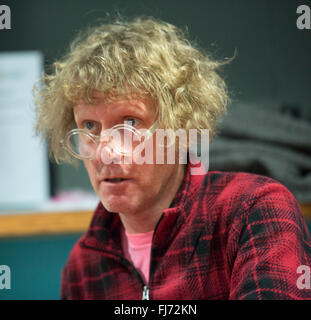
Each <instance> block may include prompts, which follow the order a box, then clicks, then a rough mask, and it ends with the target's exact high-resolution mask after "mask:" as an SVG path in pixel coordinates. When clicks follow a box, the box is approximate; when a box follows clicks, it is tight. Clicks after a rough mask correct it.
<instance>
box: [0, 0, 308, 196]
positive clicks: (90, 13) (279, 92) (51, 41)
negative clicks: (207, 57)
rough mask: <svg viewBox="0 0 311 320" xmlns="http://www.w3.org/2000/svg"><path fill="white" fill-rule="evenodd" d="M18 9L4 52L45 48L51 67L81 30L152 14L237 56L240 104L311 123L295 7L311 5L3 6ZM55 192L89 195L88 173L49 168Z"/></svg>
mask: <svg viewBox="0 0 311 320" xmlns="http://www.w3.org/2000/svg"><path fill="white" fill-rule="evenodd" d="M3 4H7V5H9V6H10V8H11V11H12V29H11V30H5V31H0V51H8V50H40V51H42V52H43V53H44V55H45V62H46V65H49V64H50V63H51V62H52V61H53V60H54V59H56V58H57V57H58V56H60V55H61V54H62V53H63V52H64V50H65V49H66V48H67V45H68V43H69V42H70V40H71V39H72V38H73V36H74V35H75V34H76V32H77V31H78V30H79V29H80V28H81V27H85V26H86V25H88V24H89V23H96V22H99V21H100V20H101V19H102V18H103V17H105V16H106V13H107V12H110V13H112V14H113V13H114V12H116V11H118V12H120V13H121V14H123V15H125V16H135V15H141V14H144V15H153V16H156V17H158V18H161V19H163V20H166V21H168V22H170V23H173V24H176V25H178V26H180V27H186V26H188V28H189V33H190V36H191V38H192V39H195V40H196V41H197V42H198V43H199V44H200V46H201V47H203V48H206V49H208V50H211V51H213V52H214V53H216V54H217V56H218V57H220V58H225V57H230V56H232V55H233V53H234V50H235V49H237V51H238V56H237V58H236V59H235V61H234V62H232V63H231V65H230V66H228V67H227V68H226V70H225V77H226V79H227V82H228V85H229V88H230V90H231V92H232V97H233V99H234V100H235V101H239V100H247V101H257V102H258V101H261V100H272V101H274V103H273V104H272V105H273V106H274V107H275V108H279V107H280V106H281V105H282V104H295V105H299V106H300V107H301V110H302V111H301V112H302V115H303V117H305V118H308V119H311V103H310V96H311V93H310V81H309V79H310V75H311V59H310V58H309V55H310V52H311V31H310V30H303V31H301V30H298V29H297V28H296V20H297V14H296V8H297V6H298V5H300V4H308V5H309V6H311V1H310V0H305V1H295V0H248V1H247V0H235V1H232V0H217V1H216V0H215V1H211V0H210V1H207V0H205V1H197V0H193V1H183V0H170V1H140V0H132V1H111V0H110V1H108V0H88V1H83V0H74V1H73V0H70V1H69V0H67V1H60V0H54V1H47V0H44V1H42V0H41V1H39V0H27V1H16V0H15V1H9V0H7V1H4V2H3ZM51 169H52V181H53V190H54V192H56V191H59V190H63V189H69V188H72V187H81V188H84V189H90V188H91V187H90V184H89V182H88V179H87V175H86V173H85V170H84V169H83V168H82V166H81V167H80V169H78V170H76V169H74V168H71V167H69V166H67V165H66V166H56V165H55V164H52V165H51Z"/></svg>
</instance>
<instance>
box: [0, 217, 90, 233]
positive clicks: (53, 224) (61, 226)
mask: <svg viewBox="0 0 311 320" xmlns="http://www.w3.org/2000/svg"><path fill="white" fill-rule="evenodd" d="M92 215H93V211H65V212H42V213H40V212H38V213H29V214H28V213H20V214H10V215H0V238H8V237H20V236H38V235H52V234H68V233H83V232H85V231H86V230H87V228H88V226H89V224H90V221H91V218H92Z"/></svg>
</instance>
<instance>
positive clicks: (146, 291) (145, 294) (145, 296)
mask: <svg viewBox="0 0 311 320" xmlns="http://www.w3.org/2000/svg"><path fill="white" fill-rule="evenodd" d="M141 300H149V288H148V287H147V286H144V288H143V296H142V298H141Z"/></svg>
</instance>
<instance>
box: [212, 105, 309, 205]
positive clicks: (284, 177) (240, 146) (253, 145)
mask: <svg viewBox="0 0 311 320" xmlns="http://www.w3.org/2000/svg"><path fill="white" fill-rule="evenodd" d="M229 110H230V111H229V113H228V115H227V116H226V117H224V119H223V121H222V123H221V125H220V134H219V135H218V136H217V137H216V138H215V139H214V141H213V142H212V144H211V145H210V150H209V151H210V152H209V170H225V171H244V172H252V173H257V174H262V175H266V176H269V177H271V178H274V179H276V180H278V181H279V182H281V183H282V184H283V185H285V186H286V187H287V188H288V189H289V190H290V191H291V192H292V193H293V194H294V195H295V197H296V199H297V200H298V201H300V202H311V122H309V121H307V120H303V119H300V118H298V117H294V116H292V115H290V114H288V113H284V112H281V108H279V109H278V108H275V107H269V105H267V104H265V105H264V104H263V105H260V104H257V105H254V104H248V103H239V104H235V105H232V107H231V108H230V109H229Z"/></svg>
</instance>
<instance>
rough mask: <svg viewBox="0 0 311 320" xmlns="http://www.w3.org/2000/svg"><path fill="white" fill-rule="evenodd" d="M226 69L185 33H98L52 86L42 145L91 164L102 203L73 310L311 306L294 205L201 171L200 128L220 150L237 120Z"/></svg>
mask: <svg viewBox="0 0 311 320" xmlns="http://www.w3.org/2000/svg"><path fill="white" fill-rule="evenodd" d="M222 64H223V63H221V62H219V61H216V60H214V59H212V58H211V57H209V56H208V55H206V54H204V53H202V52H201V51H200V50H198V49H197V48H196V47H195V45H193V44H191V43H190V42H189V40H187V39H186V38H185V36H184V34H183V33H182V32H181V31H180V30H179V29H178V28H176V27H174V26H172V25H170V24H168V23H164V22H161V21H157V20H155V19H151V18H148V19H134V20H133V21H129V22H127V21H116V22H114V23H112V24H106V25H101V26H99V27H97V28H93V29H91V30H90V31H89V32H88V33H87V34H86V35H85V36H82V37H80V38H78V39H77V40H76V41H75V42H74V43H73V45H72V46H71V50H70V52H69V53H68V55H67V56H65V57H64V58H63V59H62V60H61V61H59V62H57V63H55V72H54V73H53V74H52V75H49V76H46V77H45V85H44V86H43V88H42V89H41V90H39V91H38V92H37V98H38V99H37V112H38V124H37V129H38V132H40V133H42V134H43V135H44V136H45V137H46V138H47V139H48V141H49V144H50V147H51V152H52V154H53V155H54V157H55V159H56V160H57V161H60V160H70V158H69V157H71V158H72V156H73V157H76V158H78V159H81V160H83V162H84V165H85V167H86V169H87V171H88V174H89V177H90V180H91V183H92V186H93V188H94V190H95V192H96V194H97V195H98V198H99V200H100V202H99V204H98V207H97V208H96V210H95V212H94V216H93V219H92V222H91V225H90V227H89V230H88V231H87V233H86V234H85V235H83V236H82V237H81V239H80V240H79V241H78V242H77V243H76V244H75V246H74V248H73V250H72V252H71V254H70V257H69V259H68V262H67V264H66V266H65V268H64V270H63V274H62V298H63V299H176V300H178V299H302V298H309V297H311V291H310V290H309V291H308V290H306V289H303V290H302V289H299V288H298V287H297V284H296V282H297V279H298V276H299V275H298V274H297V268H298V267H299V266H301V265H307V266H309V265H310V261H311V251H310V244H311V240H310V235H309V233H308V231H307V228H306V225H305V222H304V220H303V217H302V214H301V211H300V208H299V206H298V204H297V202H296V200H295V199H294V197H293V195H292V194H291V193H290V192H289V191H288V190H287V189H286V188H285V187H284V186H282V185H281V184H279V183H278V182H276V181H275V180H272V179H269V178H266V177H263V176H259V175H253V174H247V173H236V172H201V174H198V173H197V172H195V171H193V170H194V169H195V168H196V167H197V165H198V164H196V165H195V164H194V162H195V161H194V158H193V156H192V153H191V152H190V151H189V150H190V146H191V141H190V140H191V139H190V131H191V130H190V129H197V130H198V131H200V132H203V130H208V132H209V137H210V140H212V137H213V136H214V135H215V133H216V124H217V121H218V119H220V117H221V115H223V114H224V113H225V111H226V106H227V103H228V95H227V90H226V86H225V83H224V81H223V80H222V79H221V77H220V76H219V75H218V73H217V69H219V67H220V66H221V65H222ZM160 129H170V130H172V131H173V132H175V133H176V132H177V131H178V130H179V129H182V130H184V132H186V135H187V139H186V142H184V143H180V144H179V145H180V146H181V147H179V148H177V144H175V143H174V142H176V140H177V139H176V140H175V139H174V138H169V136H165V138H164V139H162V140H159V139H158V132H159V131H160ZM159 141H162V143H159ZM171 142H173V147H170V145H171ZM207 142H208V141H207ZM204 144H206V139H205V142H204V141H201V148H202V147H204ZM203 149H204V148H203ZM137 150H138V151H137ZM172 150H173V151H174V155H175V156H176V157H175V160H176V159H179V160H178V161H172V162H171V161H168V160H167V157H166V156H167V155H168V154H169V153H170V152H171V151H172ZM185 150H186V158H187V159H188V160H191V161H188V162H187V163H185V162H184V161H180V159H185V156H184V157H179V156H180V155H182V154H183V153H184V151H185ZM151 151H152V152H151ZM161 153H162V155H164V158H165V159H166V160H165V161H164V162H162V161H158V160H159V154H161ZM147 158H148V159H149V160H148V161H147ZM141 160H146V161H141ZM199 166H200V164H199ZM201 167H202V166H201Z"/></svg>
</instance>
